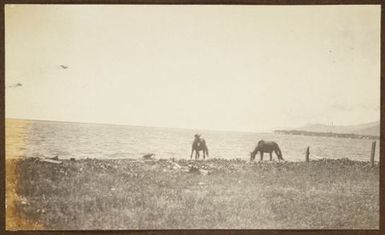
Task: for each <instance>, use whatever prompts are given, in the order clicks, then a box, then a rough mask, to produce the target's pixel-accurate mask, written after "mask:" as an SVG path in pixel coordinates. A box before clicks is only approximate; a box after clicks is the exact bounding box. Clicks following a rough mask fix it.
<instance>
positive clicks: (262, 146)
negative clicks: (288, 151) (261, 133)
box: [250, 140, 284, 161]
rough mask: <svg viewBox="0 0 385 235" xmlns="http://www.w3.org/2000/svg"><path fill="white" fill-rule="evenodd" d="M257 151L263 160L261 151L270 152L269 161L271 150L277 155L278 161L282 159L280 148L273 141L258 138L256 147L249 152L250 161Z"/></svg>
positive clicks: (271, 158) (271, 155)
mask: <svg viewBox="0 0 385 235" xmlns="http://www.w3.org/2000/svg"><path fill="white" fill-rule="evenodd" d="M258 151H259V152H260V153H261V161H262V160H263V153H270V161H271V160H273V151H274V152H275V154H276V155H277V157H278V161H280V160H282V161H284V159H283V157H282V152H281V149H280V148H279V146H278V144H277V143H275V142H274V141H265V140H260V141H259V142H258V145H257V147H255V149H254V151H253V152H250V161H253V160H254V159H255V155H256V154H257V153H258Z"/></svg>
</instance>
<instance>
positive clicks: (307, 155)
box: [306, 146, 310, 162]
mask: <svg viewBox="0 0 385 235" xmlns="http://www.w3.org/2000/svg"><path fill="white" fill-rule="evenodd" d="M309 155H310V147H309V146H307V149H306V162H309Z"/></svg>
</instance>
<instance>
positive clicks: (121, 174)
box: [6, 158, 379, 230]
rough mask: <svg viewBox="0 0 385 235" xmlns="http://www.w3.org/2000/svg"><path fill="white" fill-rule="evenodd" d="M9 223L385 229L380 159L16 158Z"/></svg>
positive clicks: (11, 162)
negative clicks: (372, 162)
mask: <svg viewBox="0 0 385 235" xmlns="http://www.w3.org/2000/svg"><path fill="white" fill-rule="evenodd" d="M6 199H7V203H6V206H7V207H6V208H7V209H6V212H7V213H6V228H7V229H9V230H23V229H27V230H31V229H32V230H33V229H60V230H69V229H70V230H78V229H92V230H97V229H378V226H379V223H378V221H379V167H378V165H376V166H375V167H370V164H369V163H368V162H359V161H351V160H348V159H338V160H327V159H322V160H316V161H310V162H276V161H273V162H270V161H268V160H265V161H263V162H249V161H245V160H224V159H207V160H205V161H203V160H200V161H195V160H171V159H170V160H162V159H160V160H157V159H152V160H142V159H106V160H102V159H78V160H62V159H59V162H58V163H52V162H44V161H42V159H36V158H26V159H18V160H17V159H8V160H6Z"/></svg>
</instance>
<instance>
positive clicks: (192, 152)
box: [190, 148, 194, 159]
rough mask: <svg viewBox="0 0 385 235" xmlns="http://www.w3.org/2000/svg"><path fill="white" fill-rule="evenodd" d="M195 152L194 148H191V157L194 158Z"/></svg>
mask: <svg viewBox="0 0 385 235" xmlns="http://www.w3.org/2000/svg"><path fill="white" fill-rule="evenodd" d="M193 154H194V148H192V149H191V155H190V159H192V156H193Z"/></svg>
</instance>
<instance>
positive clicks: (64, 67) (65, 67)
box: [60, 64, 68, 69]
mask: <svg viewBox="0 0 385 235" xmlns="http://www.w3.org/2000/svg"><path fill="white" fill-rule="evenodd" d="M60 67H62V68H63V69H68V66H65V65H62V64H61V65H60Z"/></svg>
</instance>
